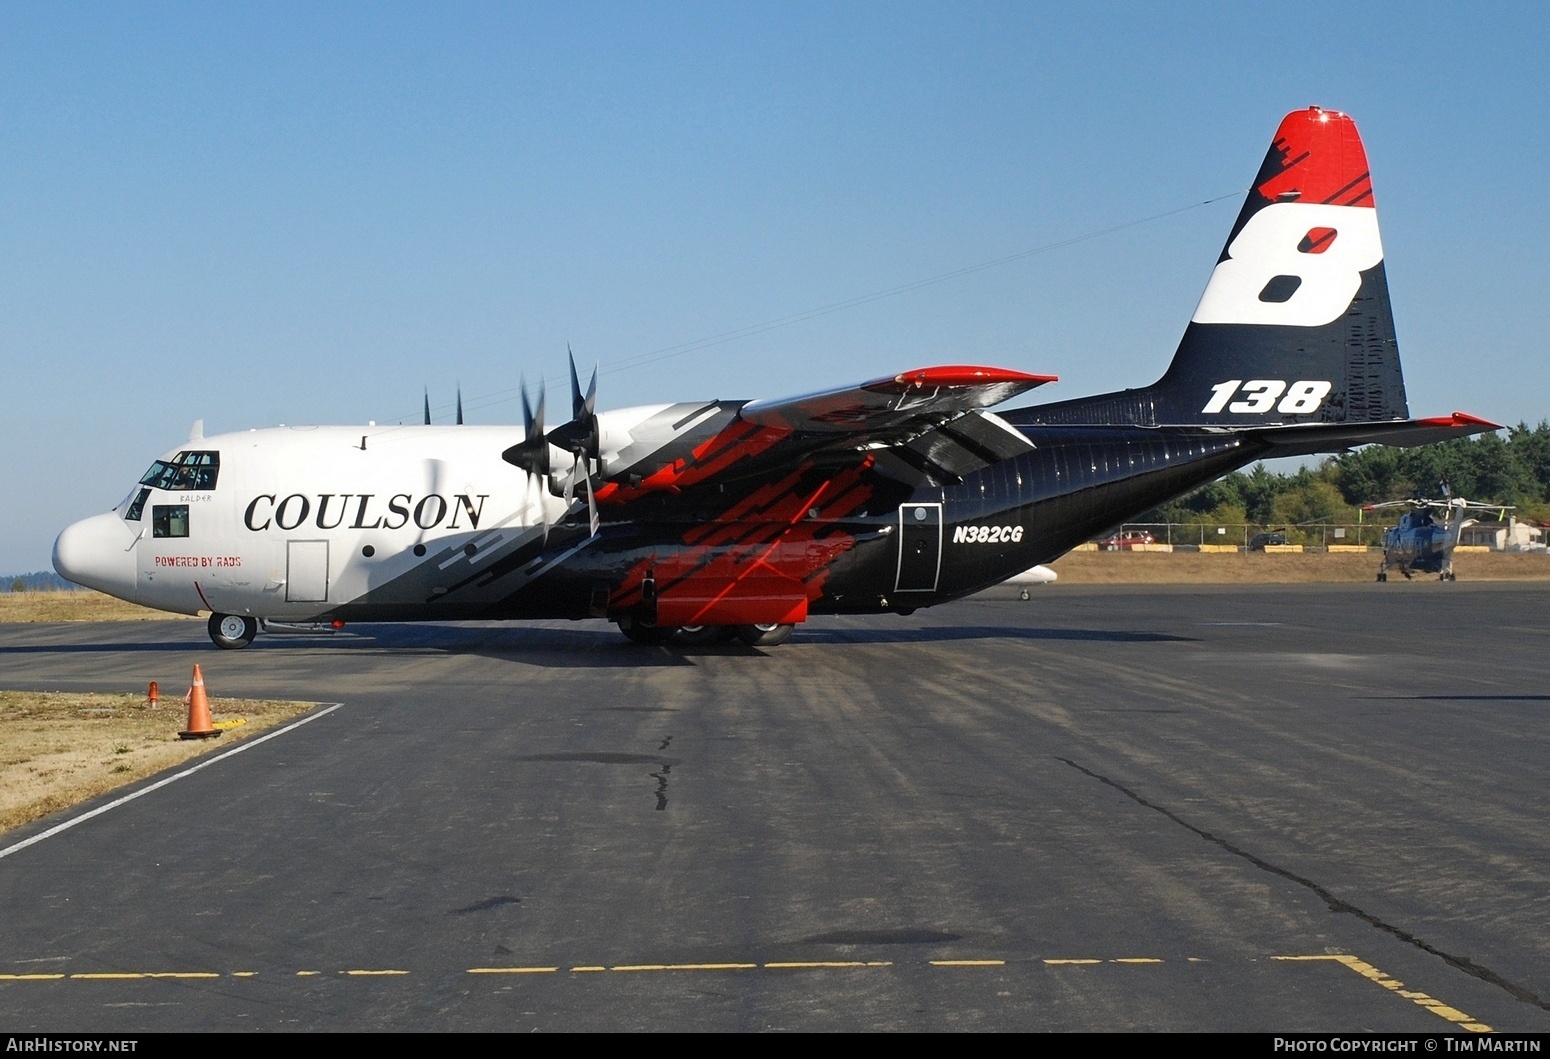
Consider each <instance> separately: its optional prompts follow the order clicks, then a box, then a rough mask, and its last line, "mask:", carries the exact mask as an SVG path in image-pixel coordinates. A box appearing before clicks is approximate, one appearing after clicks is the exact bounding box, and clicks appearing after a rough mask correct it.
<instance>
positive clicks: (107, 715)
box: [0, 689, 313, 831]
mask: <svg viewBox="0 0 1550 1059" xmlns="http://www.w3.org/2000/svg"><path fill="white" fill-rule="evenodd" d="M312 705H313V704H312V703H308V702H276V701H260V700H254V699H217V698H212V699H211V700H210V712H211V714H212V715H213V717H214V719H215V723H216V725H217V726H218V727H220V726H222V725H223V722H229V721H235V720H237V719H239V718H240V719H242V721H243V723H242V724H240V725H236V726H234V727H232V728H230V729H228V730H227V731H226V733H225V734H224V735H223V736H221V737H220V738H218V739H198V740H182V739H179V738H178V732H179V731H181V730H182V729H184V728H186V727H187V725H188V711H187V707H185V706H184V705H183V700H182V695H181V693H180V692H173V691H172V690H171V689H168V694H167V697H166V698H164V699H163V700H162V703H161V705H160V706H159V707H157V708H156V709H154V710H153V709H149V708H147V706H146V702H145V697H144V696H143V695H139V694H119V695H90V694H77V693H73V692H36V691H0V831H4V830H7V829H9V828H13V827H17V826H18V825H20V824H24V823H26V822H28V821H29V820H36V819H37V818H39V817H41V816H47V815H48V814H49V813H52V812H56V811H58V810H60V809H65V808H68V807H69V806H72V805H75V804H77V803H79V802H83V801H85V800H86V799H88V798H93V797H95V796H97V795H99V794H104V793H106V792H108V791H111V790H113V789H114V788H115V787H122V786H124V785H125V784H127V783H132V782H134V781H135V780H138V779H143V778H144V777H146V776H149V775H151V774H152V773H155V772H160V771H161V770H162V769H165V768H168V767H169V766H172V765H177V764H179V763H181V762H183V761H186V760H188V759H189V758H191V757H195V756H197V755H199V754H204V753H208V752H210V751H213V750H216V749H218V748H220V747H222V746H230V745H232V743H233V742H235V741H237V740H239V739H243V738H246V737H247V736H249V735H251V734H253V733H254V732H258V731H262V730H263V729H265V728H269V727H271V726H273V725H276V724H279V723H280V722H281V721H284V720H286V719H287V718H290V717H294V716H295V715H296V714H298V713H301V712H303V711H304V710H307V709H310V708H311V707H312Z"/></svg>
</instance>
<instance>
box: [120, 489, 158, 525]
mask: <svg viewBox="0 0 1550 1059" xmlns="http://www.w3.org/2000/svg"><path fill="white" fill-rule="evenodd" d="M150 498H151V491H150V490H149V489H145V488H142V489H141V490H140V491H139V492H138V493H136V494H135V498H134V499H133V500H131V501H130V502H129V506H128V507H126V508H125V509H124V521H125V522H139V521H140V516H141V515H142V514H144V513H145V502H146V501H147V500H149V499H150Z"/></svg>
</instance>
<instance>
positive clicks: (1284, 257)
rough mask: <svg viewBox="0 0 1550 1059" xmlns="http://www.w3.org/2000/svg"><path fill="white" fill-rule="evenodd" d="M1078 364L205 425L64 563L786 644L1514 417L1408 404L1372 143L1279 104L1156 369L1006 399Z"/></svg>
mask: <svg viewBox="0 0 1550 1059" xmlns="http://www.w3.org/2000/svg"><path fill="white" fill-rule="evenodd" d="M1053 381H1055V380H1054V378H1053V377H1052V376H1048V375H1035V374H1029V373H1027V372H1023V371H1018V370H1012V369H1008V368H997V367H982V366H974V365H970V366H961V365H952V366H945V367H929V368H920V369H916V370H911V371H903V372H899V373H897V374H894V375H889V376H886V377H884V378H880V379H874V380H872V381H870V382H865V383H861V384H859V385H855V386H847V387H841V388H837V389H833V390H827V391H824V392H820V393H813V394H807V395H805V396H799V397H789V398H781V399H775V400H757V401H719V400H718V401H699V402H687V403H680V404H670V405H654V406H650V407H643V408H628V409H623V410H618V411H607V412H601V413H600V412H598V411H597V410H596V383H597V375H596V372H595V371H594V373H593V375H592V385H591V386H589V387H588V388H587V390H586V391H585V392H584V393H583V391H582V388H581V386H580V380H579V378H578V376H577V375H576V371H575V364H574V361H572V364H571V398H572V400H571V410H570V411H571V417H570V419H569V421H567V422H565V423H563V424H561V425H559V426H555V427H553V428H552V429H546V426H545V422H544V402H543V397H542V394H541V393H540V396H539V398H538V401H537V407H536V408H534V407H531V406H530V405H529V403H528V401H527V399H526V392H525V391H524V400H523V405H524V425H523V427H522V429H520V430H518V429H517V428H515V427H502V426H462V425H459V426H429V425H427V426H409V427H402V426H400V427H391V428H376V427H316V428H296V427H292V428H276V429H266V430H254V431H248V432H246V433H235V434H223V435H220V436H218V437H209V438H206V437H202V436H198V435H199V434H200V433H201V431H200V430H196V431H195V435H196V436H195V437H192V438H190V440H189V441H188V442H187V444H185V445H183V446H181V447H180V448H178V449H177V450H174V451H172V452H169V453H167V454H166V455H164V456H163V457H162V458H161V459H159V460H157V461H156V462H155V463H154V464H153V465H152V467H151V469H150V471H149V472H147V474H146V475H145V477H144V478H142V479H141V481H140V483H139V484H138V485H137V486H136V487H135V488H134V489H132V490H131V491H130V493H129V495H128V496H127V497H126V498H125V499H124V501H123V502H122V503H120V504H119V505H118V506H117V507H116V508H114V509H113V510H112V511H111V512H109V513H106V514H101V515H97V516H95V517H93V518H88V519H85V520H84V521H81V522H77V523H75V524H74V525H71V526H69V527H68V528H66V529H65V530H64V532H63V533H61V534H60V535H59V539H58V541H57V542H56V544H55V546H54V565H55V568H56V569H57V570H58V571H59V572H60V573H61V574H62V575H63V576H65V577H67V578H69V579H70V580H72V581H75V582H77V583H79V584H82V585H87V586H89V587H92V588H96V589H100V590H102V591H104V592H107V593H110V594H111V595H114V596H119V597H121V598H123V599H127V600H131V601H134V602H137V603H140V604H143V605H145V606H149V607H156V608H159V609H162V610H167V611H174V612H179V613H186V614H196V613H200V612H203V611H209V612H210V614H211V617H210V624H209V628H210V635H211V637H212V638H213V639H214V641H215V642H216V643H217V644H219V645H220V646H222V647H228V648H232V647H242V646H245V645H247V644H248V643H249V642H250V641H251V640H252V639H253V637H254V635H255V633H256V632H257V630H258V628H259V626H260V623H269V624H279V623H285V624H296V623H319V624H334V625H336V626H337V625H341V624H343V623H345V622H373V621H425V620H438V619H448V620H451V619H465V620H466V619H522V618H530V619H536V618H587V617H596V618H606V619H609V620H611V621H613V622H616V623H617V624H618V626H619V628H620V629H621V630H622V631H623V632H624V633H625V634H626V635H627V636H628V637H630V638H631V639H633V640H637V641H642V642H651V643H661V642H665V641H667V640H669V639H673V638H678V639H681V640H688V639H699V640H715V639H720V638H726V639H730V638H732V637H733V636H737V637H740V638H741V639H742V640H744V641H745V642H747V643H749V644H754V645H761V644H774V643H780V642H782V641H784V640H785V639H787V638H789V637H790V635H791V631H792V629H793V627H794V626H795V625H797V624H799V623H801V622H803V621H805V620H806V619H807V618H808V617H809V616H810V615H813V614H871V613H887V612H900V613H909V612H911V611H913V610H915V609H916V608H919V607H926V606H930V605H932V604H936V603H942V602H946V601H948V600H952V599H957V598H959V597H962V596H966V595H969V594H970V593H973V592H977V591H979V590H981V589H984V588H987V587H989V586H991V585H995V584H997V583H998V582H1001V581H1003V580H1005V579H1006V578H1008V577H1010V576H1012V575H1013V574H1016V573H1018V572H1019V571H1025V570H1028V569H1029V568H1031V567H1033V566H1035V565H1038V564H1043V563H1048V562H1051V561H1053V560H1054V559H1056V558H1058V557H1059V556H1061V555H1063V554H1064V553H1065V552H1066V551H1068V550H1069V549H1070V548H1072V547H1073V546H1075V545H1076V544H1078V543H1080V542H1082V541H1085V540H1087V539H1089V538H1090V537H1092V536H1093V535H1094V534H1097V533H1100V532H1102V531H1104V530H1106V529H1108V528H1110V527H1113V526H1115V525H1117V524H1119V523H1122V522H1124V521H1125V520H1126V519H1128V518H1132V517H1133V516H1135V515H1137V514H1139V513H1141V512H1144V511H1146V510H1148V509H1149V508H1152V507H1155V506H1156V505H1158V504H1160V503H1162V502H1164V501H1167V500H1169V499H1171V498H1173V497H1175V496H1178V495H1180V494H1182V493H1185V492H1187V491H1189V490H1191V489H1193V488H1195V487H1197V486H1199V485H1202V484H1204V483H1206V482H1209V481H1212V480H1213V479H1215V478H1217V477H1219V476H1221V475H1223V474H1226V473H1227V472H1229V471H1232V470H1234V469H1236V468H1239V467H1242V466H1245V465H1247V464H1249V463H1252V462H1254V461H1256V460H1259V459H1262V458H1267V457H1279V456H1299V455H1307V454H1313V453H1320V452H1339V451H1344V450H1346V449H1349V448H1351V447H1354V446H1359V445H1367V444H1375V443H1376V444H1386V445H1400V446H1411V445H1423V444H1427V443H1429V442H1434V441H1441V440H1444V439H1448V438H1455V437H1461V436H1465V435H1469V434H1475V433H1480V432H1482V431H1487V430H1494V429H1496V425H1495V424H1493V423H1490V422H1487V421H1486V420H1483V419H1478V418H1475V417H1473V416H1469V415H1464V414H1462V413H1457V412H1455V413H1453V414H1452V415H1447V416H1439V417H1435V418H1426V419H1411V418H1410V417H1409V409H1408V407H1407V403H1406V398H1405V385H1404V380H1403V377H1402V375H1401V371H1400V363H1399V352H1398V347H1397V344H1396V342H1395V335H1394V323H1393V318H1392V313H1391V310H1390V306H1389V294H1388V283H1387V280H1386V278H1385V274H1384V266H1383V249H1382V245H1381V242H1380V241H1379V237H1378V223H1377V213H1376V210H1375V208H1374V203H1373V193H1372V183H1371V179H1370V176H1369V173H1368V167H1367V159H1366V154H1365V151H1364V150H1363V147H1362V144H1361V140H1360V138H1359V137H1358V135H1357V131H1356V125H1355V123H1354V122H1352V120H1351V119H1350V118H1349V117H1348V116H1346V115H1345V114H1341V113H1338V112H1336V111H1328V110H1321V109H1319V108H1317V107H1312V108H1309V109H1307V110H1301V111H1296V112H1293V113H1292V114H1290V115H1288V116H1287V117H1286V118H1285V120H1283V121H1282V122H1281V125H1280V128H1279V129H1278V130H1277V132H1276V134H1275V138H1274V140H1273V141H1272V143H1271V147H1270V150H1269V152H1268V154H1267V155H1266V156H1265V160H1264V162H1263V164H1262V165H1261V166H1260V169H1259V173H1258V175H1257V176H1256V178H1255V180H1254V184H1253V187H1252V188H1251V189H1250V191H1249V192H1248V195H1247V198H1246V201H1245V202H1244V204H1243V208H1242V209H1241V211H1240V212H1239V214H1238V218H1237V221H1236V223H1235V224H1234V225H1233V227H1232V231H1231V233H1230V235H1229V236H1228V239H1227V244H1226V247H1225V249H1224V250H1223V252H1222V254H1221V256H1220V258H1219V259H1218V261H1217V262H1216V265H1215V268H1214V270H1213V271H1212V273H1211V277H1210V280H1209V282H1208V283H1207V285H1206V289H1205V294H1204V295H1203V296H1202V298H1201V300H1200V303H1199V306H1198V307H1197V308H1196V310H1195V313H1194V316H1193V318H1192V319H1191V320H1190V323H1189V325H1188V327H1187V329H1186V330H1185V333H1184V337H1183V340H1182V341H1181V343H1180V344H1179V347H1178V350H1177V352H1176V353H1175V354H1174V357H1173V362H1172V364H1171V365H1170V366H1169V367H1168V370H1167V371H1166V372H1165V373H1164V375H1163V376H1162V378H1161V379H1159V380H1158V381H1157V382H1156V383H1153V384H1152V385H1150V386H1145V387H1141V388H1138V389H1128V390H1121V391H1118V392H1114V393H1107V394H1100V395H1097V396H1093V397H1086V398H1079V399H1075V400H1067V401H1060V402H1056V403H1052V404H1042V405H1035V406H1031V407H1023V408H1017V409H1013V410H1010V411H1002V412H999V413H993V412H991V411H989V409H990V408H992V407H994V406H997V405H1000V404H1002V403H1003V402H1005V401H1008V400H1010V399H1011V398H1014V397H1016V396H1018V395H1020V394H1023V393H1025V392H1027V391H1029V390H1031V389H1033V388H1034V387H1037V386H1041V385H1043V384H1045V383H1049V382H1053Z"/></svg>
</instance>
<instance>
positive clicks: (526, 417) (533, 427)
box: [518, 375, 544, 441]
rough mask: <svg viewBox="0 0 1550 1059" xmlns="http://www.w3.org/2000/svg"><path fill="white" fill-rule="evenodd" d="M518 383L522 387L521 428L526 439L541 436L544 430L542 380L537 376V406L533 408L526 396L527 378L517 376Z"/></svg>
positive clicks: (529, 439) (541, 377)
mask: <svg viewBox="0 0 1550 1059" xmlns="http://www.w3.org/2000/svg"><path fill="white" fill-rule="evenodd" d="M518 384H519V385H520V386H521V388H522V429H523V431H524V432H525V433H526V435H527V440H528V441H532V440H533V439H534V438H537V437H542V436H543V432H544V380H543V376H541V375H540V376H539V377H538V407H537V409H536V410H535V409H534V408H533V405H532V403H531V402H530V401H529V400H528V396H527V379H526V377H519V379H518Z"/></svg>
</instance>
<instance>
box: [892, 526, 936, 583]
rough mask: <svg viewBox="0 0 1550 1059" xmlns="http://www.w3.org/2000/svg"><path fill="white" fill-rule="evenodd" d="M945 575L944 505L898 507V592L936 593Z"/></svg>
mask: <svg viewBox="0 0 1550 1059" xmlns="http://www.w3.org/2000/svg"><path fill="white" fill-rule="evenodd" d="M941 572H942V505H941V504H902V505H900V507H899V575H898V578H897V579H896V581H895V582H894V586H893V590H894V591H895V592H935V591H936V582H937V577H938V576H939V575H940V574H941Z"/></svg>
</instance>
